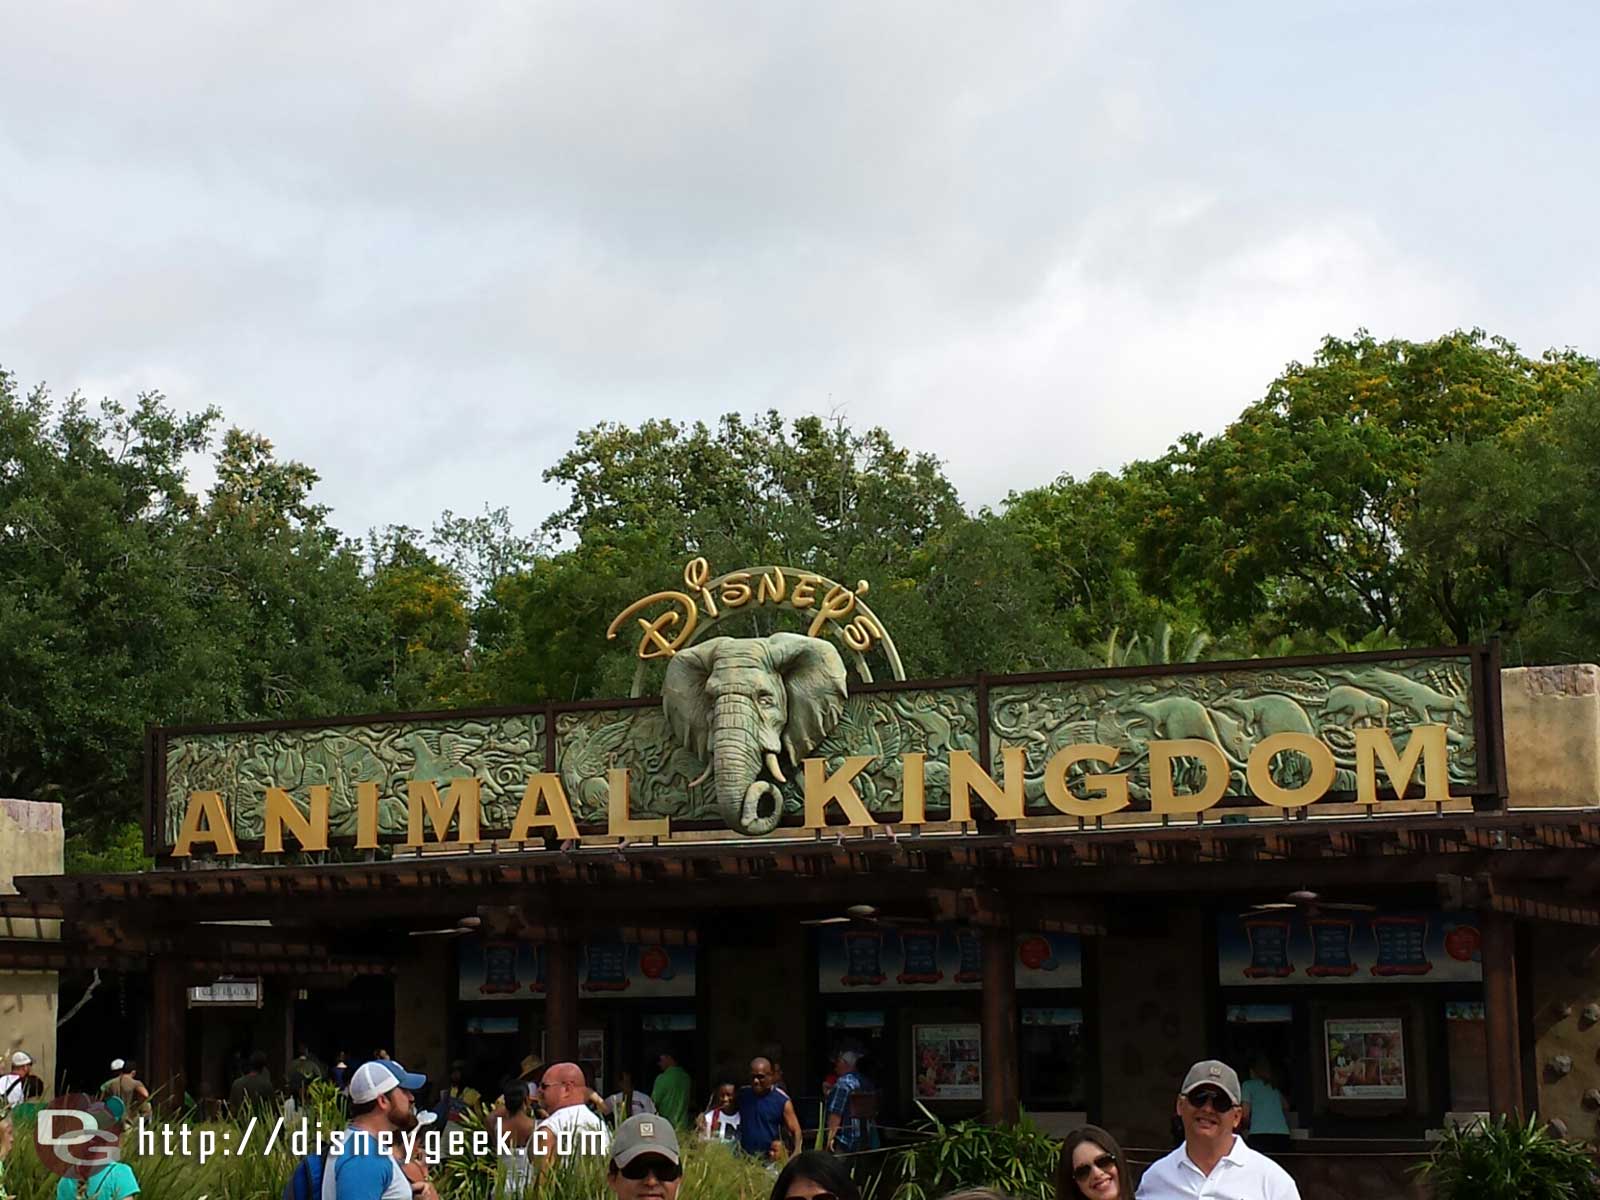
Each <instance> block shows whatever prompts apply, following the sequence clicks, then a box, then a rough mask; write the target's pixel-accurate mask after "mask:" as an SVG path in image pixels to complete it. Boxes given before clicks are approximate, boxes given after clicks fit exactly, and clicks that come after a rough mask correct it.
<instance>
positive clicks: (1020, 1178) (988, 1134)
mask: <svg viewBox="0 0 1600 1200" xmlns="http://www.w3.org/2000/svg"><path fill="white" fill-rule="evenodd" d="M917 1107H918V1108H920V1109H922V1113H923V1115H924V1116H925V1117H927V1122H926V1123H925V1124H924V1126H923V1128H924V1129H925V1130H926V1132H927V1133H928V1134H929V1136H928V1138H927V1140H926V1141H921V1142H918V1143H916V1144H915V1145H911V1146H907V1147H906V1148H905V1149H903V1150H898V1151H896V1152H895V1153H894V1155H893V1157H892V1159H891V1162H890V1167H889V1171H888V1175H889V1177H890V1178H892V1179H895V1180H897V1181H898V1182H897V1183H896V1184H895V1188H894V1191H893V1192H892V1193H891V1194H890V1200H928V1198H929V1197H933V1196H942V1195H944V1194H945V1193H946V1192H950V1191H953V1190H955V1189H957V1188H968V1187H992V1188H998V1189H999V1190H1000V1191H1002V1192H1005V1193H1006V1194H1008V1195H1011V1196H1015V1197H1018V1200H1050V1198H1051V1197H1052V1196H1054V1195H1055V1187H1056V1183H1055V1180H1056V1164H1057V1162H1058V1161H1059V1159H1060V1157H1061V1146H1060V1144H1059V1143H1058V1142H1056V1141H1055V1139H1053V1138H1051V1137H1050V1136H1049V1135H1048V1134H1046V1133H1045V1132H1044V1131H1043V1130H1042V1129H1040V1128H1039V1127H1038V1126H1037V1125H1035V1124H1034V1123H1033V1122H1032V1121H1031V1120H1029V1119H1028V1115H1027V1114H1026V1113H1023V1114H1022V1116H1021V1119H1020V1120H1018V1122H1017V1123H1016V1124H1015V1125H986V1124H984V1123H983V1122H982V1121H977V1120H968V1121H958V1122H956V1123H955V1124H954V1125H946V1124H945V1123H944V1122H943V1121H941V1120H939V1118H938V1117H936V1116H934V1115H933V1114H932V1113H931V1112H929V1111H928V1110H927V1109H926V1108H924V1107H923V1106H922V1104H921V1103H920V1102H919V1103H918V1104H917Z"/></svg>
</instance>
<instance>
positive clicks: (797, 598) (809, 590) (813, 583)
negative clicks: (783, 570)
mask: <svg viewBox="0 0 1600 1200" xmlns="http://www.w3.org/2000/svg"><path fill="white" fill-rule="evenodd" d="M820 582H821V580H820V579H818V578H817V576H815V575H802V576H800V578H799V579H796V580H795V581H794V590H793V591H791V592H790V593H789V603H790V604H792V605H794V607H795V608H800V609H804V608H810V607H811V606H812V605H813V604H815V603H816V602H817V584H818V583H820Z"/></svg>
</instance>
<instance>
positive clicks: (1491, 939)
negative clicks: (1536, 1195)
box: [1483, 912, 1522, 1116]
mask: <svg viewBox="0 0 1600 1200" xmlns="http://www.w3.org/2000/svg"><path fill="white" fill-rule="evenodd" d="M1483 1007H1484V1032H1485V1035H1486V1037H1487V1039H1488V1043H1489V1046H1488V1050H1489V1056H1488V1067H1489V1111H1490V1112H1491V1113H1493V1114H1496V1115H1509V1116H1518V1115H1520V1114H1521V1113H1522V1046H1521V1025H1520V1023H1519V1020H1518V1016H1517V958H1516V923H1515V921H1513V919H1512V918H1511V917H1508V916H1506V915H1505V914H1504V913H1495V912H1491V913H1485V914H1484V916H1483Z"/></svg>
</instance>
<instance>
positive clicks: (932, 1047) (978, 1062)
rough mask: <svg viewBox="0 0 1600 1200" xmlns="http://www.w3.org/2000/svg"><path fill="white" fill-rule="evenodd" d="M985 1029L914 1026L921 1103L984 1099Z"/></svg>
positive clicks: (914, 1047)
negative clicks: (926, 1101)
mask: <svg viewBox="0 0 1600 1200" xmlns="http://www.w3.org/2000/svg"><path fill="white" fill-rule="evenodd" d="M981 1028H982V1027H981V1026H979V1025H977V1024H972V1025H913V1026H912V1027H911V1045H912V1049H913V1051H914V1053H915V1060H916V1072H917V1075H916V1080H915V1084H916V1092H917V1098H918V1099H920V1100H978V1099H981V1098H982V1097H983V1050H982V1043H981V1041H980V1040H979V1037H980V1030H981Z"/></svg>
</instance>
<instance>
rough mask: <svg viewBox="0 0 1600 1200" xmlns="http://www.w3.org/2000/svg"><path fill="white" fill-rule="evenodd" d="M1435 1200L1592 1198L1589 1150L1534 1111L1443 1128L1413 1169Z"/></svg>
mask: <svg viewBox="0 0 1600 1200" xmlns="http://www.w3.org/2000/svg"><path fill="white" fill-rule="evenodd" d="M1416 1170H1417V1173H1418V1174H1419V1175H1421V1176H1422V1177H1423V1178H1424V1179H1425V1180H1426V1181H1427V1182H1428V1183H1429V1184H1430V1185H1431V1186H1432V1188H1433V1194H1434V1196H1435V1198H1436V1200H1593V1198H1594V1197H1597V1196H1600V1174H1597V1172H1596V1167H1595V1160H1594V1158H1593V1156H1592V1155H1591V1154H1590V1152H1589V1150H1588V1149H1587V1148H1585V1147H1584V1146H1582V1145H1581V1144H1579V1143H1577V1142H1569V1141H1567V1140H1565V1139H1564V1138H1560V1137H1558V1136H1556V1134H1555V1133H1553V1132H1552V1131H1551V1129H1550V1127H1549V1126H1548V1125H1546V1124H1544V1122H1542V1121H1541V1120H1540V1119H1539V1117H1538V1115H1537V1114H1535V1115H1533V1116H1530V1117H1529V1118H1528V1119H1527V1120H1526V1121H1518V1120H1513V1119H1511V1118H1497V1119H1495V1120H1493V1121H1479V1122H1477V1123H1476V1124H1474V1125H1473V1126H1472V1127H1471V1128H1469V1129H1449V1130H1446V1131H1445V1135H1444V1138H1443V1140H1442V1141H1440V1143H1439V1145H1438V1147H1437V1148H1436V1149H1435V1150H1434V1152H1433V1156H1432V1157H1431V1158H1429V1160H1428V1161H1427V1162H1425V1163H1423V1164H1421V1165H1420V1166H1419V1167H1417V1168H1416Z"/></svg>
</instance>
